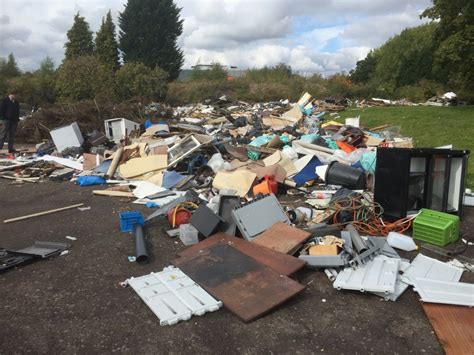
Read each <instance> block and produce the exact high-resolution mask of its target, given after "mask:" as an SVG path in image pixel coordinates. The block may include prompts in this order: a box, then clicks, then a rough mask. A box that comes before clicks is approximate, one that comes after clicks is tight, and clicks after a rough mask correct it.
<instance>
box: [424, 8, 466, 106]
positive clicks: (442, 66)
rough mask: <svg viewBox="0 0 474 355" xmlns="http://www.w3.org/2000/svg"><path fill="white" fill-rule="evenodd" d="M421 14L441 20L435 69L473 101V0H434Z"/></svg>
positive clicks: (439, 75)
mask: <svg viewBox="0 0 474 355" xmlns="http://www.w3.org/2000/svg"><path fill="white" fill-rule="evenodd" d="M421 16H422V17H428V18H430V19H432V20H433V21H438V22H439V24H438V27H437V30H436V32H435V39H434V40H435V43H436V47H437V49H436V51H435V53H434V65H433V71H434V73H435V75H436V76H437V78H438V79H439V80H441V81H442V82H444V83H446V84H448V85H449V87H450V89H451V90H459V91H460V92H459V94H461V96H466V97H467V98H468V99H470V100H471V101H474V69H473V68H474V3H473V1H472V0H471V1H466V0H433V6H432V7H430V8H428V9H426V10H425V11H424V12H423V14H422V15H421Z"/></svg>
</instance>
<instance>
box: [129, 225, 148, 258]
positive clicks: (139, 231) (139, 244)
mask: <svg viewBox="0 0 474 355" xmlns="http://www.w3.org/2000/svg"><path fill="white" fill-rule="evenodd" d="M133 234H134V239H135V249H136V258H137V259H136V260H137V262H139V263H142V262H145V261H147V260H148V251H147V250H146V242H145V236H144V233H143V227H142V226H141V225H140V224H138V223H137V224H135V225H134V226H133Z"/></svg>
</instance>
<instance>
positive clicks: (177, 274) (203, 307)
mask: <svg viewBox="0 0 474 355" xmlns="http://www.w3.org/2000/svg"><path fill="white" fill-rule="evenodd" d="M126 282H127V283H128V285H130V286H131V287H132V288H133V289H134V290H135V292H136V293H137V294H138V295H139V296H140V298H141V299H142V300H143V301H144V302H145V303H146V304H147V306H148V307H150V309H151V310H152V312H153V313H155V315H156V316H157V317H158V318H159V319H160V325H173V324H176V323H178V322H179V321H182V320H188V319H190V318H191V317H192V316H193V315H199V316H201V315H203V314H204V313H206V312H214V311H217V310H218V309H219V308H220V307H222V302H220V301H217V300H216V299H214V298H213V297H212V296H211V295H209V294H208V293H207V292H206V291H204V290H203V289H202V288H201V286H199V285H198V284H197V283H195V282H194V281H193V280H191V279H190V278H189V277H188V276H187V275H186V274H184V273H183V272H182V271H181V270H180V269H178V268H175V267H173V266H170V267H168V268H164V269H163V271H161V272H157V273H151V274H149V275H145V276H141V277H137V278H130V279H128V280H127V281H126Z"/></svg>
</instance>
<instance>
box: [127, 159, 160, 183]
mask: <svg viewBox="0 0 474 355" xmlns="http://www.w3.org/2000/svg"><path fill="white" fill-rule="evenodd" d="M167 164H168V159H167V157H166V156H164V155H151V156H147V157H143V158H135V159H130V160H129V161H127V162H126V163H125V164H122V165H120V167H119V172H120V175H121V176H122V177H123V178H124V179H130V178H133V177H136V176H140V175H143V174H145V173H148V172H151V171H157V170H161V169H164V168H166V165H167Z"/></svg>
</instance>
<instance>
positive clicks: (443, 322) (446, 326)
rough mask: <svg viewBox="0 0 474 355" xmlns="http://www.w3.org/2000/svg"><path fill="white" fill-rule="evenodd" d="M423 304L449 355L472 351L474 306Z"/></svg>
mask: <svg viewBox="0 0 474 355" xmlns="http://www.w3.org/2000/svg"><path fill="white" fill-rule="evenodd" d="M421 306H422V307H423V310H424V311H425V314H426V316H427V317H428V319H429V321H430V323H431V326H432V327H433V329H434V331H435V333H436V336H437V337H438V339H439V342H440V344H441V346H442V347H443V350H444V351H445V353H446V354H447V355H459V354H471V353H472V344H473V339H474V327H473V326H472V325H473V324H474V308H466V307H459V306H452V305H445V304H435V303H422V304H421Z"/></svg>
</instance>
